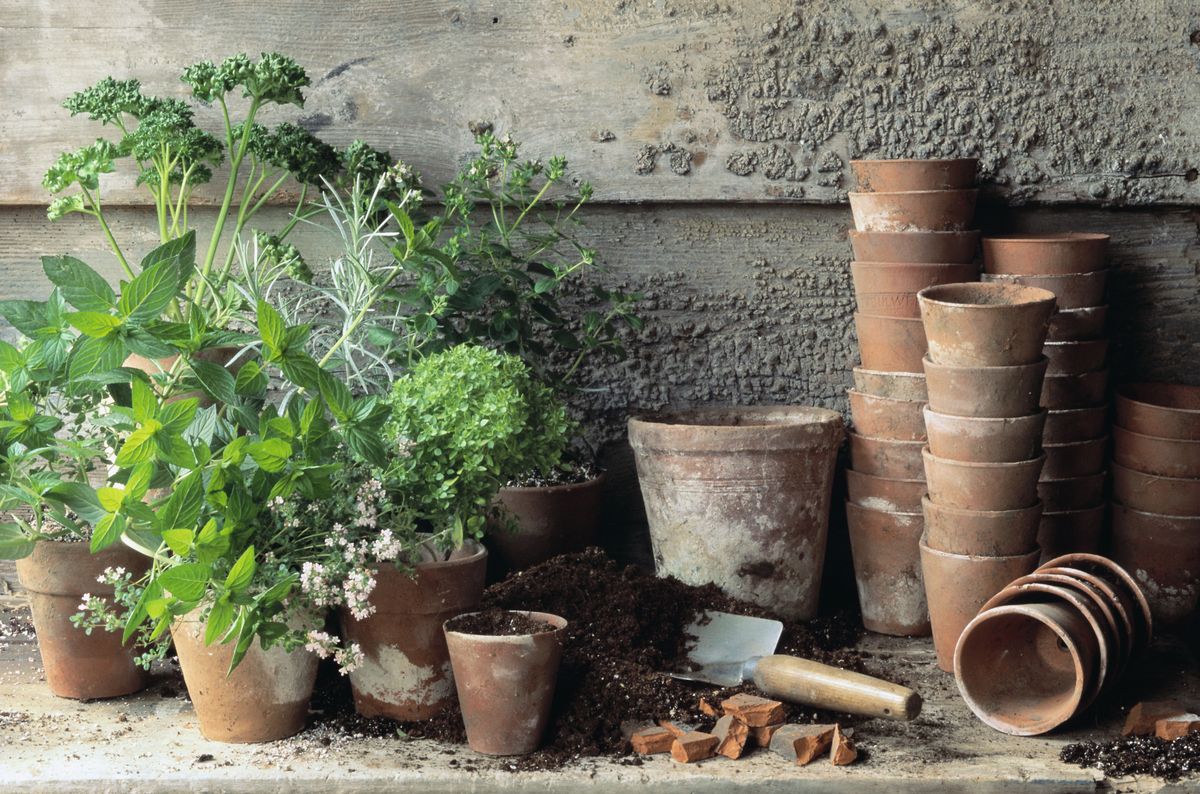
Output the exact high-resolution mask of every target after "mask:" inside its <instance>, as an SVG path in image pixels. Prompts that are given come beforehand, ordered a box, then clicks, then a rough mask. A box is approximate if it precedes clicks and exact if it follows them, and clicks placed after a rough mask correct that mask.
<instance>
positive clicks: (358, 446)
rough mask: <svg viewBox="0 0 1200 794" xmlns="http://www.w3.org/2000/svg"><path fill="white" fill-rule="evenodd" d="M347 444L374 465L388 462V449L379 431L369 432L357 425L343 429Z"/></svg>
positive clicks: (382, 464) (355, 452)
mask: <svg viewBox="0 0 1200 794" xmlns="http://www.w3.org/2000/svg"><path fill="white" fill-rule="evenodd" d="M343 434H344V435H345V439H346V444H347V446H349V447H350V451H351V452H353V453H354V454H355V455H357V456H359V457H360V458H362V459H363V460H365V461H366V462H367V463H370V464H372V465H374V466H384V465H386V464H387V451H386V450H385V448H384V446H383V438H382V436H381V434H380V433H378V432H369V431H366V430H363V429H362V428H360V427H357V426H353V425H352V426H350V427H346V428H344V429H343Z"/></svg>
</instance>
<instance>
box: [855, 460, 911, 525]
mask: <svg viewBox="0 0 1200 794" xmlns="http://www.w3.org/2000/svg"><path fill="white" fill-rule="evenodd" d="M846 485H847V486H848V489H849V493H850V501H851V502H853V503H854V504H856V505H860V506H862V507H866V508H869V509H871V510H878V511H881V512H884V513H917V514H920V512H921V497H923V496H925V481H924V480H894V479H890V478H887V477H875V476H873V475H870V474H863V473H862V472H861V471H854V469H846Z"/></svg>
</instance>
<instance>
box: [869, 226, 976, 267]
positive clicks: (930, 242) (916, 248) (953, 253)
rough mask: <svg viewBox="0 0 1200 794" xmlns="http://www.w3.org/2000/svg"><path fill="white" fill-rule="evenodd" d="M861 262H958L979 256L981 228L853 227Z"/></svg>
mask: <svg viewBox="0 0 1200 794" xmlns="http://www.w3.org/2000/svg"><path fill="white" fill-rule="evenodd" d="M850 244H851V246H853V248H854V258H855V259H857V260H859V261H861V262H899V263H912V262H934V263H938V262H958V263H967V262H973V261H974V260H975V252H976V251H978V250H979V232H977V231H967V232H860V231H856V230H854V229H851V230H850Z"/></svg>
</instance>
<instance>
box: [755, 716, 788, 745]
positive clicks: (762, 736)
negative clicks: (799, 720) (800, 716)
mask: <svg viewBox="0 0 1200 794" xmlns="http://www.w3.org/2000/svg"><path fill="white" fill-rule="evenodd" d="M782 727H783V723H782V722H781V723H779V724H778V725H763V726H762V727H760V728H751V729H750V739H751V740H752V741H753V742H754V744H755V745H757V746H758V747H770V746H771V738H772V737H774V736H775V733H776V731H778V730H779V729H780V728H782Z"/></svg>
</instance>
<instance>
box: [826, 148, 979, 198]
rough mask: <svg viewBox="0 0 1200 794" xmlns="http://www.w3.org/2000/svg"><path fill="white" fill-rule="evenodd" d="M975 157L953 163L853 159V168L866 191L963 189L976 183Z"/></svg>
mask: <svg viewBox="0 0 1200 794" xmlns="http://www.w3.org/2000/svg"><path fill="white" fill-rule="evenodd" d="M978 164H979V161H978V160H977V159H976V158H974V157H962V158H957V159H950V160H851V161H850V168H851V170H853V171H854V178H855V179H856V180H857V181H858V189H859V190H861V191H863V192H870V191H883V192H895V191H906V190H961V189H962V188H969V187H971V186H972V185H974V184H975V169H976V167H977V166H978Z"/></svg>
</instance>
